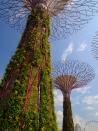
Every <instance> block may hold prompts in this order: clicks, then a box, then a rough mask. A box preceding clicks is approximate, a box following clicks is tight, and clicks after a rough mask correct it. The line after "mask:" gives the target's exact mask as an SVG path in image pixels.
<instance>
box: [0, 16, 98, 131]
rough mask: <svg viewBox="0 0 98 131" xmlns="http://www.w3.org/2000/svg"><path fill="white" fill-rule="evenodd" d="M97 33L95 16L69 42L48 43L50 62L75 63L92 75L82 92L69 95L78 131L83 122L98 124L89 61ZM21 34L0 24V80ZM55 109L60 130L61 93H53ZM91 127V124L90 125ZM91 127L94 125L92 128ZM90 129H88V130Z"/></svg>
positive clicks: (97, 66) (97, 87)
mask: <svg viewBox="0 0 98 131" xmlns="http://www.w3.org/2000/svg"><path fill="white" fill-rule="evenodd" d="M97 30H98V15H96V17H94V18H93V20H91V21H90V22H89V24H87V25H84V28H83V29H82V30H81V31H78V32H77V33H74V34H72V35H71V36H70V37H69V38H66V39H61V40H55V41H53V40H50V42H51V56H52V61H53V62H54V61H55V60H56V61H57V60H61V61H62V60H66V59H75V60H80V61H82V62H86V63H88V64H90V65H91V66H92V67H93V68H94V70H95V73H96V77H95V79H94V80H93V81H92V82H90V83H89V84H88V85H87V86H86V87H84V88H82V89H75V90H73V91H72V93H71V101H72V109H73V117H74V121H75V123H80V124H81V126H82V128H83V127H84V126H85V124H86V122H87V121H96V123H97V121H98V60H96V59H94V58H93V55H92V52H91V42H92V38H93V36H94V35H95V32H96V31H97ZM20 38H21V33H19V32H17V31H16V30H14V29H13V28H10V27H9V25H7V24H5V23H4V22H0V77H1V78H2V76H3V74H4V71H5V68H6V66H7V64H8V63H9V60H10V58H11V56H12V55H13V54H14V51H15V49H16V47H17V45H18V43H19V41H20ZM54 97H55V108H56V114H57V121H58V125H59V127H61V126H62V102H63V97H62V93H61V92H60V91H59V90H55V89H54ZM92 124H93V123H92ZM93 125H94V124H93ZM94 126H95V128H94V127H93V129H92V128H90V129H89V128H88V127H87V129H86V131H92V130H93V131H98V123H97V124H95V125H94ZM89 127H90V126H89Z"/></svg>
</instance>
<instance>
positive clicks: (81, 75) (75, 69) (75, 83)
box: [53, 60, 95, 131]
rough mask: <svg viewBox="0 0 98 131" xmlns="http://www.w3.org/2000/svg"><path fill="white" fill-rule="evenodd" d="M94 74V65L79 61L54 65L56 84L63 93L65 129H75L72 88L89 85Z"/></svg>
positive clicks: (66, 130) (68, 130) (67, 130)
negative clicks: (71, 96) (71, 99)
mask: <svg viewBox="0 0 98 131" xmlns="http://www.w3.org/2000/svg"><path fill="white" fill-rule="evenodd" d="M94 76H95V73H94V71H93V69H92V67H91V66H90V65H88V64H85V63H82V62H79V61H72V60H69V61H68V60H67V61H65V62H64V63H57V64H55V65H54V70H53V79H54V86H55V87H56V88H57V89H60V90H61V91H62V94H63V129H62V130H63V131H74V124H73V118H72V109H71V102H70V93H71V91H72V89H76V88H80V87H83V86H85V85H87V84H88V82H90V81H91V80H92V79H93V78H94Z"/></svg>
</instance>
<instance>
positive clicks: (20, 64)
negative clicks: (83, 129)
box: [0, 8, 57, 131]
mask: <svg viewBox="0 0 98 131" xmlns="http://www.w3.org/2000/svg"><path fill="white" fill-rule="evenodd" d="M49 24H50V18H49V16H48V13H47V11H46V10H41V9H40V8H36V9H33V11H32V13H31V15H30V16H29V17H28V21H27V25H26V28H25V31H24V33H23V35H22V39H21V41H20V43H19V46H18V48H17V50H16V52H15V55H14V56H13V57H12V59H11V61H10V63H9V64H8V66H7V69H6V72H5V75H4V78H3V80H2V83H1V85H0V131H18V130H19V131H57V126H56V119H55V113H54V103H53V94H52V85H51V77H50V72H51V62H50V44H49V43H48V36H49V34H50V30H49V28H50V27H49Z"/></svg>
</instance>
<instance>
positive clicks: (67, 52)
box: [61, 43, 74, 61]
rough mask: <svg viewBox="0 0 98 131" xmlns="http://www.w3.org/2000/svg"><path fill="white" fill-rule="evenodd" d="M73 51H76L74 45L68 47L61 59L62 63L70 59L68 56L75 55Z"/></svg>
mask: <svg viewBox="0 0 98 131" xmlns="http://www.w3.org/2000/svg"><path fill="white" fill-rule="evenodd" d="M73 50H74V44H73V43H70V44H69V45H68V47H67V48H66V49H65V51H64V53H63V55H62V57H61V60H62V61H65V60H66V58H67V57H68V55H70V54H72V53H73Z"/></svg>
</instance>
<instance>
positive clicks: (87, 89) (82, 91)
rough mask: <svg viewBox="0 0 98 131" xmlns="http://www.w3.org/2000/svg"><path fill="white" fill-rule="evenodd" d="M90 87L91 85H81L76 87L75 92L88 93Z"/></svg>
mask: <svg viewBox="0 0 98 131" xmlns="http://www.w3.org/2000/svg"><path fill="white" fill-rule="evenodd" d="M91 88H92V87H91V86H85V87H83V88H78V89H76V90H75V91H76V92H77V93H79V94H82V95H85V94H88V93H90V89H91Z"/></svg>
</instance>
